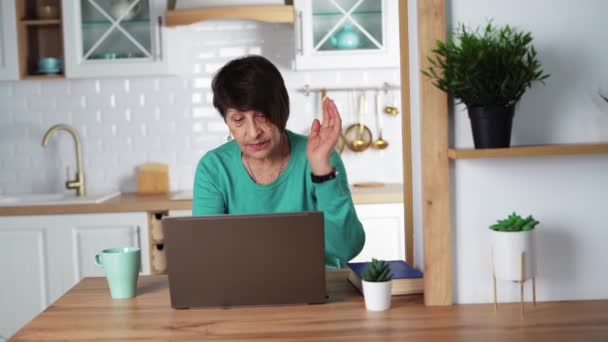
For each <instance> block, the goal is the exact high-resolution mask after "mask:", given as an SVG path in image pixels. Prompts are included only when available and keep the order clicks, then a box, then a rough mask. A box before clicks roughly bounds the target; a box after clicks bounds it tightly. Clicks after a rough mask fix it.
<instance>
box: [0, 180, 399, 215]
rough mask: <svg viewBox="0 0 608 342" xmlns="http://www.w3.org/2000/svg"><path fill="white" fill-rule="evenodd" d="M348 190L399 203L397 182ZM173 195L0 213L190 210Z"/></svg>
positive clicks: (364, 198)
mask: <svg viewBox="0 0 608 342" xmlns="http://www.w3.org/2000/svg"><path fill="white" fill-rule="evenodd" d="M351 193H352V196H353V202H354V203H355V204H373V203H400V202H403V186H402V184H397V183H387V184H385V185H384V186H383V187H376V188H359V187H352V186H351ZM175 195H179V193H175V192H174V193H170V194H166V195H141V194H136V193H122V194H120V196H117V197H114V198H111V199H109V200H107V201H105V202H102V203H87V204H56V205H55V204H53V205H30V206H12V207H9V206H4V207H0V216H19V215H55V214H91V213H112V212H142V211H147V212H159V211H169V210H187V209H192V200H191V199H190V198H184V199H172V197H173V196H175Z"/></svg>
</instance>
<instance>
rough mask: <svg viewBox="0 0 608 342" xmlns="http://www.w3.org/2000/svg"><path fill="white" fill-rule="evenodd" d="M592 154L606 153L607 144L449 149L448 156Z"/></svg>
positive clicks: (475, 157) (468, 157) (473, 157)
mask: <svg viewBox="0 0 608 342" xmlns="http://www.w3.org/2000/svg"><path fill="white" fill-rule="evenodd" d="M594 153H608V143H596V144H560V145H531V146H512V147H509V148H484V149H474V148H466V149H455V148H451V149H450V150H449V151H448V155H449V157H450V158H451V159H478V158H512V157H534V156H557V155H571V154H594Z"/></svg>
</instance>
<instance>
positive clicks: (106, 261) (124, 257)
mask: <svg viewBox="0 0 608 342" xmlns="http://www.w3.org/2000/svg"><path fill="white" fill-rule="evenodd" d="M95 265H97V266H99V267H103V269H104V271H105V274H106V279H107V280H108V286H109V287H110V294H111V295H112V298H114V299H124V298H133V297H135V295H136V294H137V278H138V277H139V270H140V267H141V249H140V248H138V247H123V248H109V249H104V250H103V251H101V253H98V254H96V255H95Z"/></svg>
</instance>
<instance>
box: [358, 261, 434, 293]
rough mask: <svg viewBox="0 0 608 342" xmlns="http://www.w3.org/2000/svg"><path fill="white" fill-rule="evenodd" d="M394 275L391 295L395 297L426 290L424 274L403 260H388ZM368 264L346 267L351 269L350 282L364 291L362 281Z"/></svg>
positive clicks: (361, 263)
mask: <svg viewBox="0 0 608 342" xmlns="http://www.w3.org/2000/svg"><path fill="white" fill-rule="evenodd" d="M386 262H387V263H388V265H389V267H390V269H391V274H392V275H393V285H392V291H391V293H392V294H393V295H404V294H416V293H422V292H423V289H424V278H423V274H422V272H420V271H419V270H417V269H415V268H413V267H412V266H410V265H409V264H407V263H406V262H405V261H403V260H387V261H386ZM367 264H369V263H368V262H350V263H347V264H346V265H347V266H348V268H349V269H350V272H349V275H348V280H349V281H350V282H351V283H352V284H353V285H354V286H355V287H356V288H357V289H359V291H362V285H361V279H362V278H363V272H365V268H366V267H367Z"/></svg>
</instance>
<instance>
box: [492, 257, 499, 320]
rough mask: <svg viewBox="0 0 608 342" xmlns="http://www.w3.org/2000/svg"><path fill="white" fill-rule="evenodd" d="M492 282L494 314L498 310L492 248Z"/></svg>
mask: <svg viewBox="0 0 608 342" xmlns="http://www.w3.org/2000/svg"><path fill="white" fill-rule="evenodd" d="M492 280H493V281H494V312H496V311H497V310H498V299H497V298H496V265H495V264H494V248H492Z"/></svg>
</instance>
